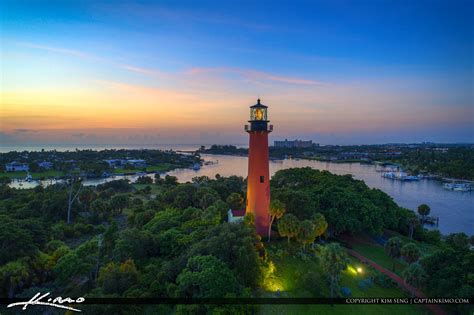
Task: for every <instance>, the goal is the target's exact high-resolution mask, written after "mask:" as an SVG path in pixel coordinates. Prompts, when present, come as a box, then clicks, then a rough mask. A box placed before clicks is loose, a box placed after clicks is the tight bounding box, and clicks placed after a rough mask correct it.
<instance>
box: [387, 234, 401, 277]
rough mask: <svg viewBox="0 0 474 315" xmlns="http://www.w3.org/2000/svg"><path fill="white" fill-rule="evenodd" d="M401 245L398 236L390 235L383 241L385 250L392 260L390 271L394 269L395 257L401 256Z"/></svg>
mask: <svg viewBox="0 0 474 315" xmlns="http://www.w3.org/2000/svg"><path fill="white" fill-rule="evenodd" d="M401 247H402V240H401V239H400V238H399V237H391V238H390V239H389V240H388V242H387V243H385V251H386V252H387V254H388V256H390V258H392V260H393V265H392V271H395V259H398V258H400V256H401Z"/></svg>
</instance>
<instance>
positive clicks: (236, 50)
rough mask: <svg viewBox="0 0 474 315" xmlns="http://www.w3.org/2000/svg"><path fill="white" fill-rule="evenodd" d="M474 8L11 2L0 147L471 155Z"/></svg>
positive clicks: (444, 4)
mask: <svg viewBox="0 0 474 315" xmlns="http://www.w3.org/2000/svg"><path fill="white" fill-rule="evenodd" d="M473 3H474V2H472V1H465V2H463V1H441V2H440V1H359V0H357V1H337V0H336V1H288V2H284V1H156V2H149V1H140V2H121V1H106V2H99V1H67V0H64V1H45V2H41V1H5V0H3V1H0V21H1V24H0V26H1V27H0V56H1V59H0V143H1V144H2V145H3V146H9V145H12V146H13V145H23V144H24V145H28V144H42V143H44V144H176V143H181V144H213V143H219V144H226V143H233V144H243V143H246V142H247V141H248V135H247V134H246V133H245V132H244V124H246V123H247V120H248V119H249V109H248V107H249V106H251V105H253V104H255V103H256V99H257V98H258V97H260V98H261V100H262V103H263V104H265V105H268V106H269V110H268V112H269V119H270V121H271V124H273V125H274V132H273V133H271V135H270V140H277V139H285V138H288V139H294V138H299V139H311V140H313V141H315V142H318V143H322V144H372V143H388V142H422V141H433V142H473V140H474V127H473V126H474V79H473V78H474V36H473V35H474V34H473V33H474V31H473V30H474V25H473V23H474V22H473V15H474V13H473V12H474V4H473Z"/></svg>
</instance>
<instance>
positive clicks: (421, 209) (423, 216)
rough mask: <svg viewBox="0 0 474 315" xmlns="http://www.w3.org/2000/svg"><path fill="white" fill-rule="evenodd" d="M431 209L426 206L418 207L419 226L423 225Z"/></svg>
mask: <svg viewBox="0 0 474 315" xmlns="http://www.w3.org/2000/svg"><path fill="white" fill-rule="evenodd" d="M430 211H431V208H430V207H429V206H428V205H427V204H421V205H419V206H418V213H419V214H420V215H421V225H425V221H426V217H427V216H428V215H429V214H430Z"/></svg>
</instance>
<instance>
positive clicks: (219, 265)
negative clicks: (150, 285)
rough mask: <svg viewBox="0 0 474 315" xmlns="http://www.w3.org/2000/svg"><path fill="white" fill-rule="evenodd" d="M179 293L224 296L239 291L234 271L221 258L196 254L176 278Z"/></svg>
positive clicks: (193, 295)
mask: <svg viewBox="0 0 474 315" xmlns="http://www.w3.org/2000/svg"><path fill="white" fill-rule="evenodd" d="M176 284H177V285H178V295H179V296H184V297H194V298H216V297H224V296H225V295H226V294H229V293H234V294H236V293H237V292H238V284H237V280H236V278H235V276H234V274H233V272H232V271H231V270H230V269H229V268H228V267H227V265H226V264H225V263H224V262H222V261H221V260H220V259H218V258H216V257H214V256H211V255H206V256H200V255H198V256H194V257H191V258H190V259H189V260H188V263H187V265H186V268H185V269H184V270H183V271H182V272H181V273H180V274H179V276H178V278H177V279H176Z"/></svg>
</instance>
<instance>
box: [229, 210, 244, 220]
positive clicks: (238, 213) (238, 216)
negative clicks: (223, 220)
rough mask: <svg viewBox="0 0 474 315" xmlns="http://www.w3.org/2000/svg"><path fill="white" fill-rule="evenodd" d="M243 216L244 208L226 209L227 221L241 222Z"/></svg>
mask: <svg viewBox="0 0 474 315" xmlns="http://www.w3.org/2000/svg"><path fill="white" fill-rule="evenodd" d="M244 217H245V209H243V210H232V209H229V211H227V222H229V223H236V222H242V221H243V220H244Z"/></svg>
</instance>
